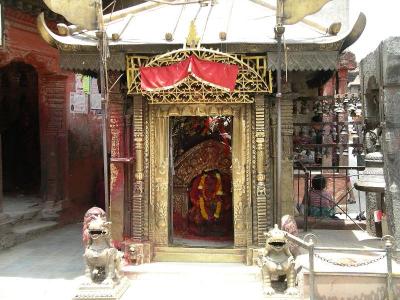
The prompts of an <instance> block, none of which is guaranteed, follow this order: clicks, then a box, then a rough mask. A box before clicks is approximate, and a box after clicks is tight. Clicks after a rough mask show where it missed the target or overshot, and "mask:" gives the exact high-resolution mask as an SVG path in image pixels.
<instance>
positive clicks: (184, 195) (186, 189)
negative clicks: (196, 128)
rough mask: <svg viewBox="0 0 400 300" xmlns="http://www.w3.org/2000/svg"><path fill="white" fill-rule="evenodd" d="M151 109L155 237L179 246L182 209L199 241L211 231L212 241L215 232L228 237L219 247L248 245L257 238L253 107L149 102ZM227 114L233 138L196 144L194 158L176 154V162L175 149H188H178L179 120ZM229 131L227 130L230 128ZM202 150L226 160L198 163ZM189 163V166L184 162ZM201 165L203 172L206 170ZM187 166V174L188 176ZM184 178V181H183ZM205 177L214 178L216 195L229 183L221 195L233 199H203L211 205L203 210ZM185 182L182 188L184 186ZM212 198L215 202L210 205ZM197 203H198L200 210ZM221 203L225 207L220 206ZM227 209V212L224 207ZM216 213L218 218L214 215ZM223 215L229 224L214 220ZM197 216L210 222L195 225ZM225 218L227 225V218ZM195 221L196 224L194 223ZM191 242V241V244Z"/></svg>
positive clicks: (151, 210) (152, 228) (152, 234)
mask: <svg viewBox="0 0 400 300" xmlns="http://www.w3.org/2000/svg"><path fill="white" fill-rule="evenodd" d="M149 112H150V124H149V125H150V126H149V134H150V141H149V150H150V151H149V158H150V201H149V204H150V205H149V236H150V240H151V241H152V242H153V243H154V244H155V245H156V246H170V245H173V244H174V238H175V242H176V240H177V235H176V234H177V232H178V231H179V230H176V229H178V228H176V226H175V227H174V221H175V222H177V220H178V219H177V218H176V213H177V212H180V213H181V215H182V212H183V215H186V217H187V219H186V221H187V226H188V227H190V226H192V228H191V229H192V230H191V234H194V235H197V238H199V240H202V238H201V236H202V235H205V237H206V240H208V241H209V240H210V239H212V236H213V235H223V236H224V238H226V242H227V243H225V244H224V243H221V244H219V245H218V244H217V245H216V246H217V247H218V246H226V247H246V246H247V241H248V240H249V239H250V240H251V237H252V232H251V230H252V226H251V213H250V212H251V171H250V165H251V163H250V157H251V148H252V147H251V140H250V137H251V111H250V105H249V104H224V105H221V104H219V105H210V104H207V105H205V104H198V105H179V104H176V105H149ZM221 116H224V118H225V119H226V120H230V124H229V126H227V127H226V129H228V131H229V132H225V133H224V135H225V134H226V135H225V137H227V135H229V134H230V135H231V136H230V141H229V142H228V141H227V140H224V139H223V138H222V137H220V138H217V139H204V141H201V142H200V143H198V144H196V145H194V147H197V148H195V149H194V150H192V152H189V153H188V155H189V156H191V157H190V158H189V159H187V160H184V161H181V160H179V158H177V157H176V158H177V160H176V161H174V151H181V150H182V149H174V147H173V145H174V141H173V136H172V135H171V132H172V131H171V126H173V125H174V123H175V124H176V122H177V121H176V120H179V119H180V120H182V118H185V117H186V119H188V120H189V119H191V120H194V121H196V120H197V121H200V120H203V121H204V120H210V119H212V120H218V117H221ZM226 129H225V128H224V130H226ZM224 142H225V144H224ZM171 146H172V147H171ZM227 146H228V147H229V148H228V147H227ZM199 149H201V151H210V153H209V155H211V156H213V155H221V156H222V158H221V159H215V157H211V158H209V159H204V160H203V161H197V162H196V161H194V160H195V159H196V155H193V153H195V152H196V150H199ZM206 149H209V150H206ZM223 156H224V157H223ZM197 159H198V157H197ZM183 164H186V165H185V166H183ZM175 167H176V168H175ZM200 169H202V170H201V171H200ZM183 170H184V171H185V173H186V174H182V172H183ZM199 171H200V172H199ZM179 172H180V173H179ZM178 178H179V180H181V182H179V180H177V179H178ZM202 178H203V179H202ZM182 179H183V182H182ZM174 180H175V182H174ZM201 181H208V184H210V186H213V187H212V188H211V190H212V191H208V192H211V194H213V193H214V191H213V189H215V188H216V186H218V185H220V184H221V185H224V188H222V187H221V189H220V190H219V193H220V194H223V195H224V196H226V198H230V200H229V199H222V198H223V197H220V198H219V200H218V199H217V198H218V197H209V198H210V199H208V200H206V199H203V200H204V203H203V204H204V205H205V206H207V204H210V205H209V206H208V207H204V208H205V209H202V208H201V207H200V205H201V204H200V202H201V201H200V200H199V199H198V198H199V197H197V196H199V194H198V193H199V187H200V190H201V186H202V185H204V182H203V183H202V182H201ZM180 183H181V186H179V184H180ZM214 183H215V184H216V186H215V185H214ZM174 187H175V188H174ZM217 188H218V187H217ZM190 191H192V193H190ZM217 193H218V190H216V191H215V194H217ZM221 196H222V195H221ZM191 197H192V198H193V199H191ZM211 198H213V199H211ZM188 201H189V202H188ZM207 201H209V202H210V203H206V202H207ZM211 202H212V203H211ZM218 203H220V204H218ZM174 204H175V205H174ZM183 205H184V207H183ZM196 205H198V207H197V208H196ZM220 205H221V208H220V209H219V208H218V207H219V206H220ZM223 209H225V210H224V211H223ZM174 213H175V216H174ZM211 213H212V214H213V217H211V216H209V214H211ZM221 213H225V216H224V220H223V222H225V223H224V225H221V226H220V227H218V225H217V222H212V221H215V219H219V218H220V217H221ZM196 219H197V223H198V224H197V225H199V224H202V225H204V226H196V225H194V224H193V223H196V221H195V220H196ZM205 219H210V221H211V222H203V221H205ZM219 221H221V223H222V219H221V220H219ZM191 222H192V224H190V223H191ZM175 225H176V224H175ZM229 226H231V228H229ZM187 229H190V228H187ZM229 231H230V232H229ZM188 232H190V230H189V231H188ZM174 234H175V236H174ZM203 237H204V236H203ZM178 240H179V239H178ZM203 240H204V239H203ZM175 244H176V243H175ZM211 245H212V244H209V246H210V247H212V246H211ZM185 246H190V245H187V244H185ZM192 246H196V244H192ZM199 246H204V244H202V243H200V244H199Z"/></svg>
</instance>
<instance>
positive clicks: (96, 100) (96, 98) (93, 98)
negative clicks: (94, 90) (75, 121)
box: [90, 94, 101, 110]
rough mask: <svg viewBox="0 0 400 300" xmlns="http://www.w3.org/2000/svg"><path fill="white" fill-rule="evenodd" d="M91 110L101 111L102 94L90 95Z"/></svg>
mask: <svg viewBox="0 0 400 300" xmlns="http://www.w3.org/2000/svg"><path fill="white" fill-rule="evenodd" d="M90 109H95V110H99V109H101V94H90Z"/></svg>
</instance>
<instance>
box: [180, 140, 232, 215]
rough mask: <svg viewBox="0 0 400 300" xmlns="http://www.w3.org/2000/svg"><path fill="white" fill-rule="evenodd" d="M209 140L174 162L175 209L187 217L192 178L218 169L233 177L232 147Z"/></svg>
mask: <svg viewBox="0 0 400 300" xmlns="http://www.w3.org/2000/svg"><path fill="white" fill-rule="evenodd" d="M227 147H229V146H227V145H225V144H223V143H221V142H219V141H215V140H207V141H204V142H202V143H200V144H198V145H196V146H194V147H193V148H191V149H189V150H188V151H186V152H185V153H184V154H183V155H182V156H181V157H180V158H178V160H177V161H176V162H175V163H174V170H175V176H174V178H173V183H174V196H173V201H174V202H173V210H174V213H177V214H180V215H181V217H183V218H185V217H186V215H187V212H188V209H189V199H188V188H189V186H190V184H191V182H192V180H193V179H194V178H195V177H196V176H198V175H200V174H201V173H202V172H203V171H206V170H214V169H218V170H219V171H220V172H221V173H222V174H223V175H224V174H225V175H228V176H229V177H232V154H231V149H230V147H229V148H228V149H227Z"/></svg>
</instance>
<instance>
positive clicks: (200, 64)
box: [140, 55, 239, 92]
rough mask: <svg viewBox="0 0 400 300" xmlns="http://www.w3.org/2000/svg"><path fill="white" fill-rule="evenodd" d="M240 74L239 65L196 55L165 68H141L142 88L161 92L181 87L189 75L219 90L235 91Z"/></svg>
mask: <svg viewBox="0 0 400 300" xmlns="http://www.w3.org/2000/svg"><path fill="white" fill-rule="evenodd" d="M238 73H239V67H238V66H237V65H230V64H225V63H218V62H212V61H207V60H203V59H199V58H197V57H196V56H194V55H191V56H190V57H189V58H187V59H185V60H184V61H181V62H179V63H176V64H173V65H169V66H165V67H141V68H140V75H141V88H142V90H146V91H161V90H166V89H171V88H173V87H175V86H177V85H179V84H180V83H181V82H182V81H183V80H185V79H186V78H187V77H188V76H189V75H191V76H193V77H195V78H196V79H198V80H200V81H201V82H204V83H205V84H209V85H212V86H215V87H217V88H220V89H223V90H227V91H231V92H232V91H233V90H234V89H235V84H236V78H237V75H238Z"/></svg>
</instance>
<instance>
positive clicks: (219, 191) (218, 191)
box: [198, 173, 224, 220]
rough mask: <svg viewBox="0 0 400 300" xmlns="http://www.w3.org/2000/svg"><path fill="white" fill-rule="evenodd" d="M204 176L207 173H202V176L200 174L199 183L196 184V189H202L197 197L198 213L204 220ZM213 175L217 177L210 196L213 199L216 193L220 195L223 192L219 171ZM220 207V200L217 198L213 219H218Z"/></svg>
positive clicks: (205, 217) (206, 218) (205, 215)
mask: <svg viewBox="0 0 400 300" xmlns="http://www.w3.org/2000/svg"><path fill="white" fill-rule="evenodd" d="M206 177H207V174H204V175H203V176H201V179H200V183H199V186H198V189H199V190H202V195H201V196H200V197H199V202H200V213H201V216H202V217H203V219H204V220H208V213H207V211H206V208H205V205H204V199H205V198H206V195H205V189H204V183H205V180H206ZM215 177H217V186H216V193H213V194H212V195H211V197H210V198H211V199H215V196H216V195H218V196H221V195H223V194H224V193H223V191H222V183H221V175H220V174H219V173H216V174H215ZM221 209H222V201H221V200H220V199H218V200H217V208H216V209H215V212H214V215H213V216H214V218H215V219H218V218H219V217H220V214H221Z"/></svg>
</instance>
